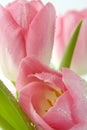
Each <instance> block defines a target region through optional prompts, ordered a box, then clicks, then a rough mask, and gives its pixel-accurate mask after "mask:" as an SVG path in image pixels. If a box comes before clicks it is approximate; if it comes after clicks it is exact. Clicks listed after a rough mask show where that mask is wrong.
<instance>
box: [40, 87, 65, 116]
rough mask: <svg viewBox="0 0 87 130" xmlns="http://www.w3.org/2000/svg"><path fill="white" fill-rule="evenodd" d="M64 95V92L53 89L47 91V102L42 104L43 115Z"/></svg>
mask: <svg viewBox="0 0 87 130" xmlns="http://www.w3.org/2000/svg"><path fill="white" fill-rule="evenodd" d="M62 93H63V91H62V90H60V89H52V90H50V91H47V93H46V95H45V100H44V101H43V104H42V108H41V109H42V110H41V115H42V116H43V115H44V114H45V113H46V112H47V111H48V110H49V109H50V108H51V107H53V106H54V104H55V102H56V100H57V99H58V97H59V96H61V95H62Z"/></svg>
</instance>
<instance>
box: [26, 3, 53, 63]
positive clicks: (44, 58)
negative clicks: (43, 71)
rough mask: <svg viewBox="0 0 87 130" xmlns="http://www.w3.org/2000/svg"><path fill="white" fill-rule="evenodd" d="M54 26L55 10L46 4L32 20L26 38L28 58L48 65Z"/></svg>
mask: <svg viewBox="0 0 87 130" xmlns="http://www.w3.org/2000/svg"><path fill="white" fill-rule="evenodd" d="M54 26H55V9H54V7H53V6H52V5H51V4H50V3H48V4H47V5H46V6H44V7H43V8H42V9H41V10H40V11H39V13H38V14H37V15H36V17H35V18H34V19H33V21H32V23H31V25H30V28H29V32H28V37H27V43H26V50H27V55H28V56H32V55H33V56H34V57H37V59H39V60H40V61H41V62H42V63H44V64H49V62H50V58H51V53H52V48H53V40H54Z"/></svg>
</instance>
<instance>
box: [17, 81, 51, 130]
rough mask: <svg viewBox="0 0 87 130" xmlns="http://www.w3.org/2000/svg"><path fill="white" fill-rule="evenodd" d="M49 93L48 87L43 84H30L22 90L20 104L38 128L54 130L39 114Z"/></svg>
mask: <svg viewBox="0 0 87 130" xmlns="http://www.w3.org/2000/svg"><path fill="white" fill-rule="evenodd" d="M42 89H43V91H42ZM47 91H48V90H47V87H46V86H45V87H44V84H42V83H39V82H33V83H30V84H28V85H27V86H25V87H24V88H23V89H21V91H20V97H19V103H20V105H21V107H22V109H23V110H24V111H25V113H26V114H27V115H28V116H29V118H31V120H32V121H33V122H34V123H35V125H36V127H39V128H42V129H45V130H53V129H52V128H51V127H50V126H49V125H48V124H47V123H46V122H45V121H44V120H43V119H42V118H41V117H40V116H39V114H38V113H40V111H41V108H40V107H41V106H42V102H43V100H44V96H45V93H47Z"/></svg>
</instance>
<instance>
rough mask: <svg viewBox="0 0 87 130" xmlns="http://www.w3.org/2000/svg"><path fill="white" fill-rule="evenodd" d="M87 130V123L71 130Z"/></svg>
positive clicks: (77, 125)
mask: <svg viewBox="0 0 87 130" xmlns="http://www.w3.org/2000/svg"><path fill="white" fill-rule="evenodd" d="M86 129H87V123H86V122H85V123H83V122H81V123H79V124H76V125H75V126H74V127H72V128H71V129H69V130H86Z"/></svg>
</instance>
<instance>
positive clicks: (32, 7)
mask: <svg viewBox="0 0 87 130" xmlns="http://www.w3.org/2000/svg"><path fill="white" fill-rule="evenodd" d="M42 7H43V4H42V2H41V1H30V2H28V1H27V0H21V1H19V0H15V1H14V2H12V3H9V4H8V5H7V6H6V9H7V10H8V11H9V12H10V14H11V15H12V17H13V18H14V20H15V22H16V23H17V24H18V25H19V26H21V28H23V29H24V31H28V29H29V25H30V23H31V21H32V20H33V18H34V17H35V15H36V14H37V13H38V12H39V11H40V9H41V8H42ZM25 33H26V32H25Z"/></svg>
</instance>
